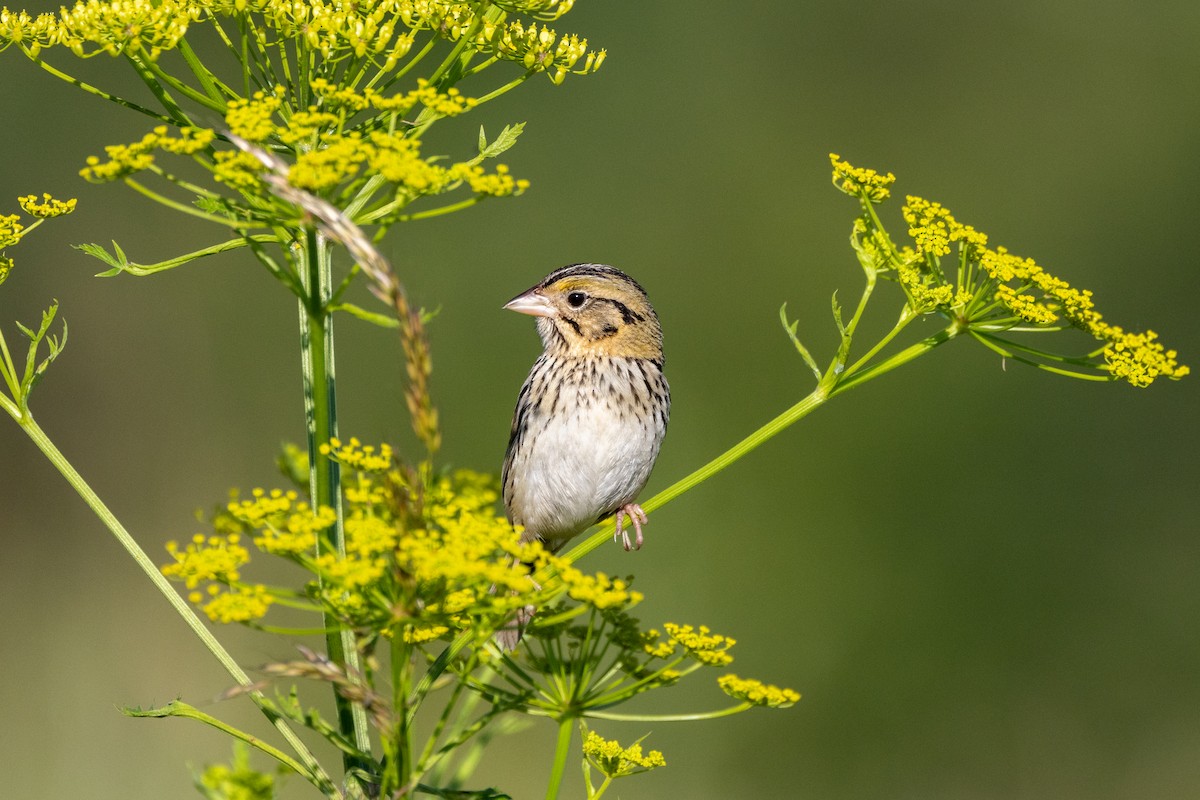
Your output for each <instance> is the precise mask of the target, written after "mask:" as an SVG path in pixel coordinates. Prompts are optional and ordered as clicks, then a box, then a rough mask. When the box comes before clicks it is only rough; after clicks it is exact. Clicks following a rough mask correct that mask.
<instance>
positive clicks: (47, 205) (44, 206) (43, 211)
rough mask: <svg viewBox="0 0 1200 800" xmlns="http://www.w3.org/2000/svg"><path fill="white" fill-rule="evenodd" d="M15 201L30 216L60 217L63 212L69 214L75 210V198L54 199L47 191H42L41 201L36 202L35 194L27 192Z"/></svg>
mask: <svg viewBox="0 0 1200 800" xmlns="http://www.w3.org/2000/svg"><path fill="white" fill-rule="evenodd" d="M17 202H18V203H20V204H21V209H22V210H23V211H24V212H25V213H26V214H28V215H29V216H31V217H38V218H39V219H48V218H50V217H61V216H63V215H64V214H70V213H71V212H72V211H74V210H75V205H76V202H77V201H76V200H75V198H71V199H70V200H55V199H54V198H53V197H51V196H50V195H49V194H48V193H46V192H42V199H41V202H38V198H37V195H33V194H29V195H25V196H24V197H18V198H17Z"/></svg>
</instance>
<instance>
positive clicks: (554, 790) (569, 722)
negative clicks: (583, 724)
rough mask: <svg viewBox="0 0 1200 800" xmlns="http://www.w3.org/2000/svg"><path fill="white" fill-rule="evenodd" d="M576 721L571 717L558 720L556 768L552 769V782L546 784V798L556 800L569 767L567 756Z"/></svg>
mask: <svg viewBox="0 0 1200 800" xmlns="http://www.w3.org/2000/svg"><path fill="white" fill-rule="evenodd" d="M574 728H575V721H574V720H573V719H572V718H571V717H561V718H559V720H558V745H557V746H556V747H555V748H554V768H553V769H552V770H551V771H550V783H549V784H548V785H547V786H546V800H556V798H557V797H558V790H559V787H561V786H562V779H563V773H564V772H565V771H566V768H567V756H568V755H569V754H570V752H571V734H572V733H573V731H574Z"/></svg>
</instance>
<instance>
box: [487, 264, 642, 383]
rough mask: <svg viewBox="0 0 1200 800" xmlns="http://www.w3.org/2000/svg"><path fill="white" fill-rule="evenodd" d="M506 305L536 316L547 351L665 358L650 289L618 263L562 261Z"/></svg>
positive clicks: (587, 354) (577, 355) (568, 354)
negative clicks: (564, 263) (611, 264)
mask: <svg viewBox="0 0 1200 800" xmlns="http://www.w3.org/2000/svg"><path fill="white" fill-rule="evenodd" d="M504 307H505V308H507V309H509V310H510V311H518V312H520V313H522V314H529V315H531V316H535V317H537V318H538V333H539V334H541V337H542V342H543V343H544V344H545V346H546V352H548V353H552V354H555V355H562V356H568V357H585V356H614V357H624V358H648V359H652V360H655V361H658V360H661V359H662V328H660V327H659V324H658V316H657V315H655V313H654V308H653V307H652V306H651V305H650V301H649V299H647V297H646V291H645V290H644V289H643V288H642V287H641V286H640V285H639V284H638V282H637V281H635V280H634V279H633V278H631V277H629V276H628V275H626V274H625V273H624V272H621V270H619V269H616V268H615V267H609V266H606V265H604V264H572V265H570V266H566V267H562V268H561V269H557V270H555V271H554V272H551V273H550V274H549V275H547V276H546V278H545V280H543V281H542V282H541V283H539V284H538V285H537V286H534V287H533V288H531V289H529V290H528V291H526V292H523V293H521V294H519V295H517V296H516V297H514V298H513V299H512V300H510V301H509V302H508V303H507V304H506V305H505V306H504Z"/></svg>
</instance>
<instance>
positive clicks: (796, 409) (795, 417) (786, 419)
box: [566, 323, 963, 562]
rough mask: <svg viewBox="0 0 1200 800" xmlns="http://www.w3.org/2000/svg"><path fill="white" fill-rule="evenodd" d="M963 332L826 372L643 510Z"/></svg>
mask: <svg viewBox="0 0 1200 800" xmlns="http://www.w3.org/2000/svg"><path fill="white" fill-rule="evenodd" d="M962 331H963V328H962V327H961V326H959V325H958V324H957V323H951V325H950V326H949V327H947V328H946V329H945V330H942V331H939V332H938V333H936V334H934V335H933V336H930V337H929V338H927V339H923V340H922V341H920V342H917V343H916V344H914V345H912V346H911V347H908V348H905V349H904V350H901V351H900V352H899V353H896V354H895V355H893V356H892V357H890V358H888V359H886V360H884V361H881V362H879V363H878V364H874V365H872V366H870V367H866V368H864V369H861V370H860V371H858V372H856V373H855V374H853V375H848V376H845V377H842V376H841V375H840V374H839V373H838V372H837V371H836V370H835V369H833V368H832V367H831V368H830V369H829V370H827V371H826V377H825V379H823V380H822V381H821V383H820V384H818V385H817V388H816V389H814V390H813V392H812V393H811V394H809V395H808V396H807V397H805V398H804V399H803V400H801V401H800V402H798V403H796V404H795V405H794V406H792V407H791V408H789V409H787V410H786V411H784V412H783V413H782V414H780V415H779V416H777V417H775V419H773V420H771V421H770V422H768V423H767V424H766V425H763V426H762V427H761V428H759V429H758V430H756V431H754V433H752V434H750V435H749V436H747V437H746V438H745V439H742V440H741V441H740V442H738V443H737V444H735V445H734V446H733V447H731V448H729V449H728V450H726V451H725V452H724V453H722V454H721V455H719V456H717V457H716V458H714V459H713V460H712V461H710V462H708V463H707V464H705V465H704V466H702V467H700V468H699V469H698V470H696V471H695V472H693V473H692V474H690V475H688V476H686V477H684V478H681V479H680V480H678V481H676V482H675V483H673V484H671V485H670V486H668V487H667V488H666V489H663V490H662V491H661V492H659V493H658V494H656V495H654V497H651V498H650V499H649V500H647V501H646V502H645V503H642V508H643V509H644V510H646V511H647V512H650V511H653V510H654V509H656V508H661V507H663V506H665V505H666V504H667V503H669V502H671V501H672V500H674V499H675V498H677V497H679V496H680V495H682V494H684V493H685V492H688V491H691V490H692V489H694V488H696V487H697V486H699V485H700V484H701V483H703V482H704V481H706V480H708V479H709V478H711V477H713V476H714V475H716V474H717V473H718V472H720V471H721V470H723V469H725V468H726V467H728V466H730V465H731V464H733V463H734V462H735V461H737V460H738V459H740V458H741V457H742V456H744V455H746V454H747V453H750V452H751V451H752V450H755V449H757V448H758V447H759V445H761V444H763V443H764V442H766V441H767V440H769V439H771V438H773V437H775V436H777V435H778V434H780V433H782V432H783V431H784V430H785V429H787V428H789V427H791V426H792V425H793V424H794V423H796V422H798V421H799V420H802V419H804V418H805V417H807V416H808V415H809V414H811V413H812V412H814V411H816V410H817V409H818V408H820V407H821V406H823V405H824V404H825V402H826V401H827V400H829V399H830V398H832V397H835V396H836V395H839V394H841V393H843V392H846V391H849V390H850V389H853V388H854V387H855V386H858V385H860V384H862V383H864V382H865V381H868V380H870V379H872V378H877V377H879V376H880V375H884V374H886V373H888V372H890V371H892V370H893V369H895V368H896V367H899V366H901V365H902V364H906V363H908V362H909V361H912V360H913V359H914V358H917V357H919V356H922V355H924V354H925V353H928V352H929V351H930V350H932V349H933V348H935V347H937V346H938V345H940V344H943V343H945V342H948V341H950V340H951V339H953V338H954V337H955V336H957V335H958V334H960V333H961V332H962ZM613 530H614V523H613V522H606V523H605V524H604V525H602V526H601V527H600V529H599V530H598V531H596V532H595V533H594V534H592V535H591V536H589V537H588V538H587V539H584V540H583V541H582V542H580V543H579V544H578V545H576V546H575V547H573V548H572V549H571V550H570V552H568V553H567V554H566V558H567V560H568V561H571V562H575V561H578V560H579V559H580V558H582V557H583V556H585V555H587V554H588V553H590V552H591V551H593V550H595V549H596V548H597V547H599V546H600V545H602V544H603V543H604V542H606V541H607V540H608V539H611V538H612V534H613Z"/></svg>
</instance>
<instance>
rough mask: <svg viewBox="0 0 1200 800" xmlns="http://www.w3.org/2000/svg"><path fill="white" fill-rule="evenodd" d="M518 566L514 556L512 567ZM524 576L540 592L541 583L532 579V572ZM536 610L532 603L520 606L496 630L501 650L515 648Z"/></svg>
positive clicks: (497, 642)
mask: <svg viewBox="0 0 1200 800" xmlns="http://www.w3.org/2000/svg"><path fill="white" fill-rule="evenodd" d="M520 566H522V563H521V562H520V561H519V560H517V559H515V558H514V559H513V563H512V568H513V569H517V568H518V567H520ZM526 577H527V578H529V582H530V583H532V584H533V590H534V591H535V592H540V591H541V590H542V585H541V584H540V583H538V582H537V581H535V580H534V579H533V573H530V574H529V575H527V576H526ZM495 590H496V587H495V586H493V587H492V589H491V591H495ZM513 594H514V595H516V594H517V592H513ZM536 612H537V609H536V608H535V607H534V606H532V605H526V606H522V607H521V608H519V609H517V613H516V615H515V616H514V617H513V619H512V620H511V621H510V622H509V624H508V625H505V626H504V627H503V628H501V629H499V630H498V631H496V633H495V639H496V644H498V645H499V646H500V649H501V650H504V651H512V650H515V649H516V648H517V643H518V642H520V641H521V637H522V636H524V635H525V629H526V628H527V627H529V623H530V622H532V621H533V615H534V613H536Z"/></svg>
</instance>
